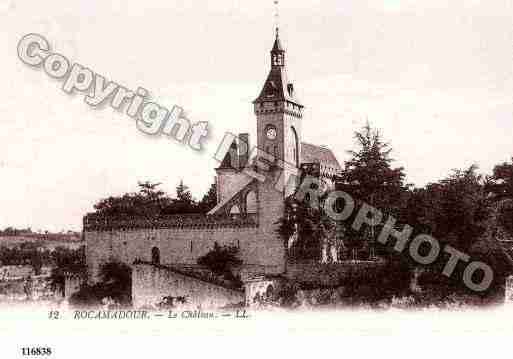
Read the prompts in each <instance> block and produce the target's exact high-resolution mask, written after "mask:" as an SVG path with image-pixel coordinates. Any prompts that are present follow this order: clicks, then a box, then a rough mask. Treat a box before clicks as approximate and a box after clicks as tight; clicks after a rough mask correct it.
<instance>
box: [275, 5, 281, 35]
mask: <svg viewBox="0 0 513 359" xmlns="http://www.w3.org/2000/svg"><path fill="white" fill-rule="evenodd" d="M274 28H275V30H276V35H278V30H279V28H280V8H279V2H278V0H274Z"/></svg>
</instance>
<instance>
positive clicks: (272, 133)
mask: <svg viewBox="0 0 513 359" xmlns="http://www.w3.org/2000/svg"><path fill="white" fill-rule="evenodd" d="M265 134H266V136H267V138H268V139H270V140H274V139H275V138H276V128H275V127H273V126H268V127H267V130H266V131H265Z"/></svg>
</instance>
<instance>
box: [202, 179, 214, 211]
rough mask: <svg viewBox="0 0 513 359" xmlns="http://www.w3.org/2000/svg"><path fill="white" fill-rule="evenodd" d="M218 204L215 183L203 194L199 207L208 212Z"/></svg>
mask: <svg viewBox="0 0 513 359" xmlns="http://www.w3.org/2000/svg"><path fill="white" fill-rule="evenodd" d="M216 204H217V185H216V183H213V184H212V185H211V186H210V188H209V189H208V192H207V193H206V194H205V195H204V196H203V198H202V199H201V201H200V202H199V207H200V209H201V211H202V212H205V213H206V212H208V211H210V210H211V209H212V208H214V207H215V206H216Z"/></svg>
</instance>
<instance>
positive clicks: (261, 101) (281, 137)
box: [253, 28, 304, 196]
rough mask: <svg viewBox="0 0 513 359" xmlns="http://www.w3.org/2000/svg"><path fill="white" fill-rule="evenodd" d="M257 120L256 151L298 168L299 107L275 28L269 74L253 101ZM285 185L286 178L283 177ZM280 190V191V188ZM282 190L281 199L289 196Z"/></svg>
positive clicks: (299, 142)
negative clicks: (282, 196) (282, 195)
mask: <svg viewBox="0 0 513 359" xmlns="http://www.w3.org/2000/svg"><path fill="white" fill-rule="evenodd" d="M253 105H254V111H255V115H256V117H257V147H258V148H259V149H260V150H261V151H264V152H266V153H268V154H270V155H272V156H273V157H274V158H275V162H279V161H284V162H285V163H286V165H285V166H280V168H279V170H280V171H281V170H282V168H281V167H285V169H283V170H284V171H287V168H291V167H295V168H299V165H300V160H301V120H302V116H303V113H302V111H303V107H304V106H303V105H301V103H300V102H299V101H298V100H297V99H296V96H295V93H294V85H293V84H292V83H291V82H289V81H288V78H287V71H286V66H285V50H284V49H283V47H282V45H281V41H280V37H279V30H278V28H276V37H275V40H274V45H273V48H272V50H271V70H270V71H269V75H268V76H267V79H266V81H265V83H264V86H263V88H262V91H260V95H259V96H258V97H257V99H256V100H255V101H253ZM282 177H284V179H285V181H286V180H287V179H288V178H289V176H287V175H285V176H282ZM282 188H284V187H282ZM287 192H290V190H285V193H284V195H285V196H286V195H289V194H290V193H287Z"/></svg>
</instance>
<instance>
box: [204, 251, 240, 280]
mask: <svg viewBox="0 0 513 359" xmlns="http://www.w3.org/2000/svg"><path fill="white" fill-rule="evenodd" d="M238 254H239V249H238V248H237V247H235V246H232V245H230V246H227V245H223V246H220V245H219V243H217V242H214V248H213V249H212V250H211V251H210V252H208V253H207V254H205V255H204V256H202V257H200V258H198V264H200V265H204V266H206V267H208V268H209V269H210V270H211V271H212V272H213V273H215V274H217V275H225V276H230V277H231V276H232V275H231V269H232V268H233V267H234V266H238V265H241V264H242V261H241V260H240V259H239V258H238Z"/></svg>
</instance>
